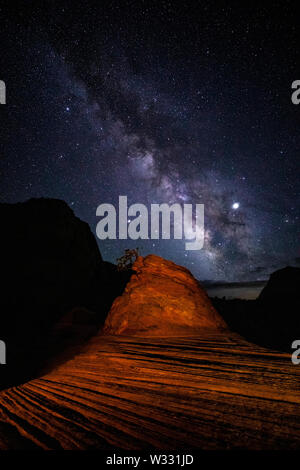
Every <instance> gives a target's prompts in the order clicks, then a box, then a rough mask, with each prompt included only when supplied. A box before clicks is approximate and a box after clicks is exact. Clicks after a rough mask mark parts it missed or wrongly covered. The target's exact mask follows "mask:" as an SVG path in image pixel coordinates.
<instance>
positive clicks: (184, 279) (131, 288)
mask: <svg viewBox="0 0 300 470" xmlns="http://www.w3.org/2000/svg"><path fill="white" fill-rule="evenodd" d="M133 270H134V271H135V274H133V275H132V277H131V279H130V282H129V283H128V284H127V286H126V289H125V291H124V293H123V294H122V296H120V297H118V298H117V299H116V300H115V301H114V303H113V305H112V307H111V309H110V312H109V314H108V316H107V319H106V322H105V325H104V333H106V334H113V335H127V336H186V335H195V334H197V333H199V332H203V330H209V331H220V330H225V329H226V328H227V327H226V324H225V322H224V321H223V319H222V318H221V317H220V316H219V314H218V313H217V312H216V310H215V309H214V307H213V306H212V304H211V302H210V300H209V298H208V296H207V294H206V292H205V291H204V290H203V289H202V288H201V287H200V286H199V283H198V281H197V280H196V279H195V278H194V277H193V276H192V274H191V273H190V271H188V270H187V269H186V268H184V267H182V266H178V265H176V264H175V263H173V262H171V261H167V260H165V259H164V258H161V257H159V256H155V255H149V256H146V257H145V258H143V257H141V256H140V257H139V258H138V259H137V260H136V262H135V263H134V265H133Z"/></svg>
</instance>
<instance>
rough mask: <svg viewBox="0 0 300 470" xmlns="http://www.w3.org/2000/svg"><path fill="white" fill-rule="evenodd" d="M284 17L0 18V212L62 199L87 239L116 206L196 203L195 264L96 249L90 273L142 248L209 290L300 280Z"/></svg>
mask: <svg viewBox="0 0 300 470" xmlns="http://www.w3.org/2000/svg"><path fill="white" fill-rule="evenodd" d="M4 4H5V2H1V5H4ZM13 4H14V5H15V7H13V6H12V5H13ZM296 4H297V3H296V2H294V3H293V2H289V1H285V2H282V3H281V2H273V5H275V6H273V10H270V9H268V7H267V6H266V7H264V6H261V5H260V6H259V2H257V6H255V2H253V3H252V6H251V9H250V8H249V9H247V7H242V6H237V5H238V3H236V4H235V6H234V7H233V6H230V5H233V3H230V2H222V1H219V2H197V3H193V2H180V3H178V4H177V3H176V2H167V1H161V2H159V3H156V2H144V1H138V2H135V1H130V2H129V1H124V2H121V1H111V2H102V1H99V2H92V1H87V2H84V3H82V4H81V3H80V2H64V1H57V2H55V1H52V2H47V1H46V2H37V4H36V5H37V6H35V3H34V2H30V1H28V2H19V4H18V3H17V2H10V6H9V7H8V8H9V9H8V8H7V9H6V8H5V7H4V6H2V7H1V8H0V14H1V18H0V20H1V23H0V24H1V32H0V40H1V42H0V44H1V56H0V79H2V80H4V81H5V83H6V87H7V104H6V105H1V106H0V113H1V114H0V116H1V118H0V119H1V121H0V125H1V130H0V132H1V160H0V201H1V202H17V201H24V200H27V199H29V198H31V197H42V196H43V197H54V198H60V199H64V200H65V201H66V202H67V203H68V204H69V205H70V207H71V208H72V209H73V211H74V213H75V214H76V215H77V216H78V217H80V218H81V219H83V220H85V221H87V222H88V223H89V224H90V227H91V230H92V231H93V233H94V234H95V228H96V224H97V222H98V220H99V218H97V217H96V208H97V206H98V205H99V204H101V203H104V202H107V203H112V204H115V205H116V206H117V202H118V197H119V195H127V196H128V202H129V204H133V203H136V202H139V203H144V204H146V205H147V206H148V207H150V204H151V203H162V202H167V203H169V204H171V203H175V202H177V203H192V204H196V203H203V204H204V205H205V245H204V248H203V249H202V250H200V251H186V250H185V240H182V241H181V240H170V241H169V240H149V241H146V240H138V241H134V240H130V239H128V240H121V241H118V240H117V241H114V240H105V241H100V240H99V241H98V242H99V247H100V251H101V254H102V256H103V258H104V259H106V260H108V261H112V262H115V261H116V258H117V257H119V256H120V255H122V253H123V251H124V249H125V248H134V247H136V246H139V247H140V250H141V254H142V255H146V254H148V253H156V254H158V255H161V256H164V257H166V258H167V259H171V260H173V261H175V262H176V263H179V264H182V265H185V266H186V267H188V268H189V269H190V270H191V271H192V272H193V274H194V275H195V276H197V277H198V278H199V279H202V280H203V279H210V280H215V281H216V280H219V281H221V280H226V281H251V280H262V279H266V278H267V277H268V275H269V273H270V272H272V271H274V270H276V269H278V268H280V267H283V266H286V265H288V264H289V265H297V264H299V258H300V244H299V202H300V181H299V156H300V126H299V124H300V105H299V106H296V105H293V104H292V101H291V94H292V90H291V84H292V82H293V81H294V80H297V79H298V80H300V58H299V54H300V47H299V27H298V24H299V17H298V16H297V14H296V10H295V5H296ZM18 5H19V6H18ZM41 5H42V6H41ZM149 5H152V6H149ZM24 249H26V248H25V247H24Z"/></svg>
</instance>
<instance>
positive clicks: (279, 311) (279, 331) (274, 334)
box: [211, 267, 300, 352]
mask: <svg viewBox="0 0 300 470" xmlns="http://www.w3.org/2000/svg"><path fill="white" fill-rule="evenodd" d="M211 300H212V303H213V305H214V307H215V308H216V309H217V310H218V312H219V313H220V314H221V315H222V317H223V318H224V320H225V321H226V323H227V324H228V326H229V327H230V329H231V330H232V331H235V332H237V333H239V334H240V335H241V336H243V337H244V338H246V339H247V340H248V341H251V342H253V343H256V344H258V345H260V346H264V347H267V348H271V349H276V350H279V351H285V352H291V351H292V350H291V344H292V342H293V341H294V340H295V339H300V268H296V267H286V268H284V269H280V270H278V271H276V272H274V273H273V274H272V275H271V276H270V279H269V281H268V283H267V285H266V286H265V288H264V289H263V290H262V292H261V293H260V295H259V297H258V298H257V299H256V300H241V299H232V300H226V299H225V298H222V299H220V298H212V299H211Z"/></svg>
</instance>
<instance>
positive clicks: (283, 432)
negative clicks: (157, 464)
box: [0, 332, 300, 453]
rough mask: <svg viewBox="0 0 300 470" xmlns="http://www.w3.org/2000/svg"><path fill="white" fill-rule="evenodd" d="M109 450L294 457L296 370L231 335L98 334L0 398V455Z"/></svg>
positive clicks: (298, 412) (299, 417)
mask: <svg viewBox="0 0 300 470" xmlns="http://www.w3.org/2000/svg"><path fill="white" fill-rule="evenodd" d="M117 448H120V449H127V450H138V449H140V450H144V451H145V450H146V449H163V450H173V451H175V450H176V452H178V451H180V450H181V449H182V450H183V449H185V450H186V449H190V450H193V449H219V450H220V449H258V450H259V449H260V450H268V449H277V450H278V449H284V450H287V449H298V450H300V368H299V366H294V365H292V363H291V358H290V355H289V354H284V353H277V352H274V351H270V350H266V349H263V348H260V347H258V346H254V345H252V344H249V343H247V342H246V341H244V340H242V339H241V338H240V337H239V336H237V335H234V334H232V333H229V332H228V333H227V334H226V335H225V334H224V333H214V334H208V333H206V334H205V336H204V337H201V336H197V337H185V338H174V337H173V338H171V337H169V338H158V337H156V338H149V337H148V338H137V337H125V336H104V335H102V336H101V335H99V336H95V337H94V338H92V339H91V340H90V342H89V344H88V346H87V347H86V348H85V350H82V351H81V352H79V353H78V354H77V355H76V356H75V357H74V358H73V359H70V360H68V361H67V362H65V363H64V364H62V365H60V366H56V367H55V368H54V369H53V370H52V371H51V372H49V373H48V374H45V375H44V376H42V377H40V378H38V379H35V380H32V381H30V382H28V383H26V384H24V385H22V386H18V387H14V388H12V389H9V390H6V391H3V392H1V393H0V449H67V450H68V449H83V450H84V449H99V450H103V451H107V452H108V451H109V452H113V451H115V450H117ZM191 453H192V452H191Z"/></svg>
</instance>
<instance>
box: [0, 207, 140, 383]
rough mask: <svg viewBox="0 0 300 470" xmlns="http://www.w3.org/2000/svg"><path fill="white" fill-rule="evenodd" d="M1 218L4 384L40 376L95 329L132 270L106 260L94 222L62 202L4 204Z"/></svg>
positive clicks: (0, 320) (0, 329)
mask: <svg viewBox="0 0 300 470" xmlns="http://www.w3.org/2000/svg"><path fill="white" fill-rule="evenodd" d="M0 217H1V232H0V255H1V269H2V282H1V288H0V339H1V340H3V341H5V343H6V348H7V360H6V362H7V364H6V365H1V375H0V389H3V388H6V387H8V386H12V385H16V384H19V383H22V382H24V381H27V380H29V379H30V378H32V377H34V376H36V375H37V374H38V372H39V370H41V368H42V367H43V365H44V364H45V362H46V361H47V360H48V359H49V356H52V355H55V354H56V353H58V352H60V351H62V350H63V349H64V348H65V346H66V344H68V345H69V346H72V347H73V346H74V345H75V344H76V343H78V342H82V341H84V340H85V339H87V338H88V337H89V336H90V335H91V334H94V333H95V331H97V329H99V328H100V327H101V325H102V324H103V323H104V320H105V318H106V315H107V312H108V310H109V308H110V306H111V304H112V302H113V300H114V299H115V297H117V296H118V295H120V294H121V293H122V292H123V289H124V287H125V286H126V283H127V281H128V280H129V278H130V276H131V272H130V271H124V272H120V271H118V270H117V267H116V266H115V265H113V264H111V263H107V262H104V261H103V260H102V257H101V254H100V251H99V249H98V245H97V242H96V240H95V237H94V235H93V234H92V232H91V230H90V228H89V226H88V224H87V223H85V222H83V221H81V220H80V219H78V218H77V217H75V215H74V213H73V211H72V210H71V209H70V208H69V207H68V205H67V204H66V203H65V202H63V201H60V200H54V199H31V200H29V201H27V202H24V203H18V204H0ZM68 312H72V313H69V317H68V319H67V320H66V318H65V317H64V316H65V315H67V314H68ZM74 312H77V316H78V312H80V316H81V319H80V320H79V322H78V318H77V319H76V314H74ZM72 315H73V316H72ZM74 315H75V316H74ZM54 325H60V326H59V327H58V329H57V328H56V327H55V328H56V332H57V331H58V330H60V334H59V335H53V332H54V331H55V328H54ZM62 325H64V327H62ZM66 326H67V327H66Z"/></svg>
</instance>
